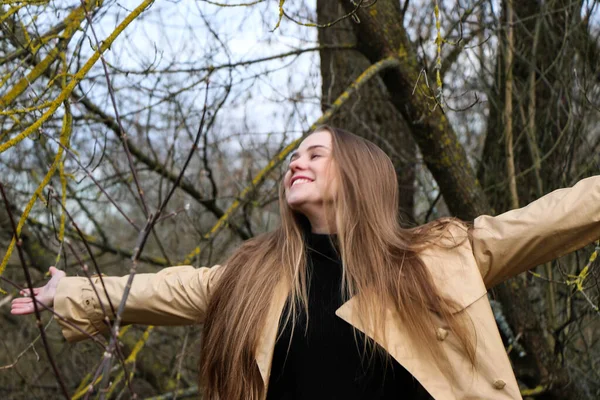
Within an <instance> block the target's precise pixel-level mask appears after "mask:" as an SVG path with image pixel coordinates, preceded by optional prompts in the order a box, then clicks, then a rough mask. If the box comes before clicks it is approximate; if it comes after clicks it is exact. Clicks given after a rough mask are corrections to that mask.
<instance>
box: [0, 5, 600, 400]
mask: <svg viewBox="0 0 600 400" xmlns="http://www.w3.org/2000/svg"><path fill="white" fill-rule="evenodd" d="M599 7H600V4H599V3H598V2H597V1H593V0H528V1H515V0H379V1H374V0H354V1H352V0H340V1H336V0H316V1H315V0H312V1H304V2H303V1H284V0H280V1H277V0H258V1H248V0H215V1H208V0H204V1H203V0H195V1H194V0H174V1H162V2H159V1H156V2H154V1H152V0H145V1H141V2H136V1H134V0H131V1H130V0H105V1H103V0H81V1H79V2H78V1H72V0H23V1H18V0H2V1H0V28H1V29H0V183H1V184H2V188H3V190H4V192H5V194H6V196H5V199H3V201H2V202H1V203H0V249H1V250H0V258H2V264H1V266H0V275H1V276H2V282H0V287H1V288H2V289H3V290H4V291H5V292H3V293H2V294H1V295H0V398H2V399H54V398H57V399H58V398H65V397H67V398H72V399H80V398H98V397H100V398H115V399H125V398H131V397H133V394H134V393H135V394H136V396H137V398H155V399H158V398H161V399H167V398H186V397H198V389H197V386H196V381H197V374H198V372H197V361H198V359H197V357H198V352H199V341H200V331H201V327H198V326H194V327H177V328H153V327H140V326H131V327H125V328H123V329H121V330H120V332H119V337H118V346H117V349H118V351H117V352H116V357H115V358H116V360H115V361H114V362H112V364H107V363H106V361H104V359H103V353H104V351H105V349H106V346H107V343H109V342H112V341H113V339H109V340H108V341H106V342H103V341H101V340H98V341H92V340H88V341H85V342H82V343H76V344H68V343H66V341H65V340H64V339H63V337H62V335H61V333H60V329H59V328H58V324H57V323H56V321H53V319H52V315H51V313H49V312H45V313H43V315H42V320H41V321H40V323H39V324H36V318H35V317H34V316H31V317H19V318H17V317H14V316H11V315H10V313H9V311H10V301H11V299H12V298H14V297H15V296H17V295H18V289H17V288H16V287H15V285H13V283H14V284H16V285H18V286H21V287H24V286H26V285H27V284H26V273H25V272H26V271H27V272H28V274H29V275H30V278H31V280H32V282H33V284H34V285H35V286H38V285H41V284H43V282H45V280H46V279H47V276H46V275H45V273H46V272H47V269H48V266H50V265H56V266H58V267H59V268H61V269H64V270H66V271H67V273H68V274H69V275H81V276H85V275H86V274H89V275H91V274H94V273H97V272H98V271H101V272H102V273H106V274H118V275H126V274H128V273H129V272H130V271H131V270H132V267H133V268H134V269H135V270H136V271H137V272H149V271H157V270H159V269H161V268H163V267H165V266H168V265H176V264H182V263H192V264H193V265H196V266H200V265H212V264H216V263H218V262H220V261H222V260H223V259H224V258H225V257H226V256H227V255H228V254H230V253H231V251H232V249H235V247H236V246H237V245H238V244H239V243H240V242H241V241H243V240H244V239H247V238H249V237H252V236H254V235H257V234H260V233H261V232H264V231H267V230H270V229H272V228H273V227H274V226H275V225H276V224H277V223H278V212H277V185H278V182H279V180H280V178H281V177H282V174H283V172H284V170H285V164H286V157H287V155H288V154H289V152H290V151H291V150H292V149H293V147H294V145H296V144H297V140H298V139H299V138H301V137H302V135H303V134H305V133H307V132H309V131H310V129H312V128H314V127H315V126H317V125H319V124H322V123H329V124H332V125H334V126H339V127H342V128H345V129H348V130H350V131H352V132H354V133H356V134H358V135H361V136H364V137H366V138H368V139H370V140H372V141H374V142H376V143H377V144H379V145H380V146H381V147H382V148H383V149H384V150H385V151H386V152H387V153H388V154H389V156H390V157H391V158H392V160H393V162H394V164H395V166H396V169H397V171H398V179H399V184H400V187H401V208H402V215H403V218H404V223H405V224H406V226H412V225H415V224H421V223H424V222H426V221H429V220H432V219H435V218H438V217H440V216H446V215H454V216H457V217H459V218H462V219H464V220H471V219H473V218H474V217H476V216H477V215H481V214H498V213H501V212H503V211H506V210H508V209H511V208H514V207H519V206H523V205H526V204H527V203H529V202H530V201H532V200H534V199H536V198H538V197H540V196H541V195H543V194H545V193H548V192H550V191H552V190H554V189H556V188H560V187H565V186H570V185H572V184H573V183H575V182H576V181H577V180H579V179H581V178H583V177H586V176H589V175H594V174H598V173H600V124H598V121H599V119H600V113H599V107H600V41H599V40H598V36H599V34H600V13H599V11H598V8H599ZM182 172H184V173H182ZM171 193H172V196H171ZM166 200H169V201H168V202H166ZM159 211H160V213H159ZM157 216H158V217H157ZM11 217H12V219H13V221H11ZM13 225H16V228H15V227H13ZM15 230H16V231H17V232H18V237H19V240H18V241H16V242H15V240H14V237H15V236H14V233H15ZM15 244H16V245H15ZM140 250H141V251H140ZM19 252H21V253H22V260H21V259H20V257H19V254H18V253H19ZM597 253H598V247H596V248H594V245H593V244H592V245H591V246H589V247H587V248H585V249H582V250H580V251H578V252H577V253H574V254H571V255H569V256H566V257H564V258H562V259H560V260H557V261H555V262H552V263H551V264H548V265H542V266H539V267H538V268H537V269H535V270H534V271H532V272H531V273H529V274H524V275H523V276H519V277H517V278H515V279H512V280H511V281H510V282H508V283H506V284H503V285H500V286H499V287H497V288H495V289H494V290H493V291H492V292H491V293H490V297H491V298H492V304H493V307H494V310H495V314H496V317H497V321H498V324H499V326H500V328H501V330H502V333H503V336H504V339H505V340H506V347H507V352H509V355H510V358H511V361H512V362H513V366H514V369H515V372H516V375H517V378H518V380H519V384H520V385H521V389H522V393H523V395H524V397H525V398H531V399H561V400H564V399H598V398H600V311H599V308H598V307H599V305H600V297H599V294H600V293H599V288H600V286H599V280H600V268H599V266H598V261H595V262H594V257H595V255H596V254H597ZM11 282H12V283H11ZM40 328H41V329H42V330H43V332H44V335H43V337H42V336H40V335H41V334H40ZM44 342H45V343H46V345H44ZM111 351H112V350H111ZM49 355H50V357H51V358H49ZM90 385H91V386H90ZM90 387H91V388H92V389H91V390H90ZM158 396H160V397H158Z"/></svg>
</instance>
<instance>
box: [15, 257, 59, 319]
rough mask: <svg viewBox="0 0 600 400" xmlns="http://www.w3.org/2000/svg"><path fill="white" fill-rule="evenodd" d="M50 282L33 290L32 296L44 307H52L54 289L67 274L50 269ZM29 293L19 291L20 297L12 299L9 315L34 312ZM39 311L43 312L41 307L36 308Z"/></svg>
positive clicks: (27, 291) (56, 269)
mask: <svg viewBox="0 0 600 400" xmlns="http://www.w3.org/2000/svg"><path fill="white" fill-rule="evenodd" d="M49 271H50V276H52V277H51V278H50V280H49V281H48V283H47V284H46V285H45V286H42V287H39V288H34V289H33V294H34V296H35V298H36V300H37V301H38V302H39V303H42V304H43V305H45V306H46V307H52V306H53V305H54V296H55V295H56V288H57V287H58V282H59V281H60V280H61V279H62V278H64V277H65V276H66V275H67V274H65V272H64V271H61V270H59V269H58V268H55V267H50V269H49ZM30 294H31V292H30V291H29V289H28V288H27V289H23V290H21V296H24V297H18V298H16V299H14V300H13V301H12V303H11V307H10V313H11V314H13V315H27V314H32V313H33V312H34V306H33V299H32V298H31V297H30ZM38 308H39V309H40V310H42V311H43V310H44V308H43V307H38Z"/></svg>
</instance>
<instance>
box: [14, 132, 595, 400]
mask: <svg viewBox="0 0 600 400" xmlns="http://www.w3.org/2000/svg"><path fill="white" fill-rule="evenodd" d="M396 182H397V180H396V174H395V171H394V168H393V166H392V164H391V162H390V160H389V158H388V157H387V156H386V155H385V153H384V152H383V151H382V150H381V149H379V148H378V147H377V146H375V145H374V144H372V143H370V142H368V141H366V140H364V139H362V138H360V137H358V136H355V135H353V134H351V133H349V132H346V131H343V130H341V129H336V128H332V127H321V128H319V129H317V130H316V131H315V132H314V133H312V134H311V135H309V136H307V137H306V138H305V139H304V141H303V142H302V143H301V145H300V146H299V148H298V150H297V151H296V152H295V153H294V154H293V155H292V159H291V162H290V164H289V168H288V171H287V172H286V175H285V178H284V179H283V182H282V184H281V186H280V202H279V205H280V213H281V226H280V227H278V228H277V229H275V230H274V231H272V232H269V233H266V234H264V235H261V236H258V237H256V238H253V239H251V240H248V241H246V242H245V243H244V244H243V245H242V246H241V247H240V248H239V249H238V250H237V251H236V252H235V253H234V254H233V255H232V256H231V257H230V258H229V259H228V260H226V262H225V263H224V265H223V266H216V267H213V268H200V269H194V268H192V267H190V266H179V267H171V268H166V269H164V270H162V271H161V272H159V273H157V274H138V275H136V278H135V280H134V281H133V286H132V287H131V291H130V295H129V298H128V301H127V304H126V307H125V310H124V312H123V314H122V319H123V322H124V323H142V324H153V325H176V324H192V323H204V339H203V341H202V357H201V363H200V382H201V385H202V386H203V390H204V393H205V397H204V398H206V399H221V400H223V399H227V400H229V399H265V398H267V399H269V400H284V399H374V398H377V399H399V398H410V399H422V398H425V399H427V398H434V399H444V400H445V399H473V398H477V399H480V398H488V399H515V398H520V397H521V396H520V393H519V387H518V385H517V382H516V379H515V377H514V374H513V372H512V369H511V365H510V362H509V359H508V357H507V355H506V351H505V349H504V346H503V343H502V340H501V338H500V335H499V333H498V330H497V328H496V323H495V320H494V316H493V313H492V310H491V308H490V305H489V302H488V300H487V296H485V294H486V291H487V289H488V288H490V287H492V286H494V285H496V284H498V283H500V282H502V281H504V280H506V279H508V278H510V277H512V276H514V275H516V274H518V273H521V272H524V271H526V270H528V269H529V268H532V267H534V266H536V265H538V264H541V263H544V262H547V261H549V260H551V259H553V258H556V257H558V256H560V255H562V254H565V253H567V252H569V251H572V250H574V249H576V248H579V247H582V246H584V245H585V244H587V243H589V242H591V241H592V240H594V239H596V238H598V237H599V236H600V177H592V178H588V179H585V180H582V181H580V182H579V183H578V184H577V185H575V186H574V187H573V188H570V189H561V190H557V191H555V192H553V193H551V194H549V195H547V196H545V197H543V198H541V199H539V200H537V201H535V202H533V203H531V204H530V205H529V206H527V207H524V208H521V209H517V210H513V211H510V212H507V213H505V214H502V215H499V216H497V217H490V216H485V215H484V216H480V217H478V218H477V219H475V220H474V221H473V222H472V223H470V224H466V223H464V222H462V221H459V220H456V219H451V218H446V219H442V220H438V221H434V222H432V223H429V224H427V225H424V226H419V227H416V228H412V229H403V228H401V227H400V225H399V222H398V204H397V203H398V187H397V183H396ZM51 274H52V275H53V277H52V279H51V280H50V282H49V283H48V284H47V285H46V286H45V287H44V288H41V289H39V290H37V291H36V296H37V299H38V300H39V301H41V302H43V303H44V304H46V305H52V304H54V307H55V310H56V312H57V313H59V314H60V315H62V316H63V317H64V318H66V320H68V321H69V322H70V324H67V323H65V322H64V321H61V320H59V323H61V325H62V327H63V333H64V335H65V337H67V339H69V340H72V341H75V340H80V339H83V338H84V337H85V335H83V334H82V333H81V332H80V331H78V330H77V329H75V328H74V326H75V327H77V328H79V329H81V330H82V331H84V332H87V333H90V334H96V333H99V332H106V331H107V330H108V329H109V327H108V326H107V325H105V324H104V322H103V317H104V316H103V313H102V311H101V310H102V303H103V304H107V299H106V297H105V296H104V294H103V293H104V292H103V290H100V289H101V288H96V289H97V291H94V288H93V287H92V284H94V285H98V286H99V285H100V284H99V282H98V279H97V278H96V279H94V282H92V283H90V282H89V281H88V280H87V279H86V278H77V277H65V276H64V273H62V272H61V271H58V270H56V269H55V268H51ZM126 282H127V278H126V277H125V278H118V277H106V278H104V284H105V286H106V293H108V296H109V297H110V299H111V300H112V302H113V303H118V302H119V300H120V298H121V296H122V293H123V290H124V287H125V284H126ZM95 293H102V294H100V297H101V298H100V299H98V298H97V297H96V295H95ZM105 309H108V307H105ZM12 310H13V313H14V314H26V313H31V312H32V311H33V307H32V299H30V298H21V299H16V300H14V301H13V308H12ZM109 317H110V318H113V317H114V316H112V315H110V316H109Z"/></svg>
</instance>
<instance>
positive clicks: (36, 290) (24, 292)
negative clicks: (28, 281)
mask: <svg viewBox="0 0 600 400" xmlns="http://www.w3.org/2000/svg"><path fill="white" fill-rule="evenodd" d="M42 289H43V287H36V288H33V294H34V296H37V295H38V294H40V291H41V290H42ZM19 293H20V294H21V296H30V295H31V291H30V290H29V288H27V289H23V290H21V291H20V292H19Z"/></svg>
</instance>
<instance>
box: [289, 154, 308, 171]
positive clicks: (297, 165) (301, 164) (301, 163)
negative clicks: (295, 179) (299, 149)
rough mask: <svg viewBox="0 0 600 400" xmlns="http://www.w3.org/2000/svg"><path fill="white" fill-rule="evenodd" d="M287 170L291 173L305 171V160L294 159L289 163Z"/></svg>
mask: <svg viewBox="0 0 600 400" xmlns="http://www.w3.org/2000/svg"><path fill="white" fill-rule="evenodd" d="M289 168H290V171H292V173H293V172H295V171H298V170H304V169H306V160H305V159H304V157H302V156H300V157H296V158H295V159H294V161H292V162H290V166H289Z"/></svg>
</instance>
